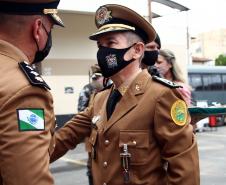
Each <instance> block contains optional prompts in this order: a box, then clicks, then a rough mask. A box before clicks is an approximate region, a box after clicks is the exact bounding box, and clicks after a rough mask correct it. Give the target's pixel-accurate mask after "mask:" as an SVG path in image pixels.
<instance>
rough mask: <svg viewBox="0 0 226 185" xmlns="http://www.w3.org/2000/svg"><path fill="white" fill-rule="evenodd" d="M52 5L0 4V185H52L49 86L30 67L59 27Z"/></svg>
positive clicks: (45, 1)
mask: <svg viewBox="0 0 226 185" xmlns="http://www.w3.org/2000/svg"><path fill="white" fill-rule="evenodd" d="M58 3H59V1H56V0H4V1H2V0H1V1H0V25H1V26H0V27H1V28H0V64H1V68H0V73H1V78H0V94H1V96H0V120H1V121H0V159H1V160H0V185H53V184H54V182H53V177H52V175H51V173H50V170H49V155H50V153H51V152H52V149H53V146H54V145H53V141H52V135H53V130H54V128H55V116H54V111H53V99H52V95H51V94H50V92H49V89H50V88H49V86H48V85H47V84H46V83H45V81H44V80H43V79H42V77H41V76H40V75H39V74H38V73H37V72H36V71H35V70H34V69H33V68H32V66H31V65H32V64H34V63H37V62H40V61H42V60H43V59H44V58H45V57H46V56H47V55H48V53H49V51H50V49H51V45H52V42H51V41H52V37H51V30H52V28H53V25H54V24H57V25H60V26H63V23H62V21H61V20H60V18H59V17H58V15H57V14H56V13H57V9H56V8H57V5H58Z"/></svg>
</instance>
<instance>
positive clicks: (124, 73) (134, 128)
mask: <svg viewBox="0 0 226 185" xmlns="http://www.w3.org/2000/svg"><path fill="white" fill-rule="evenodd" d="M95 21H96V26H97V28H98V31H97V32H96V33H94V34H92V35H91V36H90V39H92V40H96V41H97V45H98V48H99V50H98V52H97V59H98V63H99V66H100V68H101V71H102V74H103V75H104V76H105V77H110V78H111V80H112V81H113V82H114V85H112V86H111V87H109V88H106V89H105V90H103V91H101V92H100V93H98V94H97V95H96V96H95V98H94V101H93V103H92V105H91V106H89V107H88V108H87V109H85V111H83V112H81V113H80V114H77V115H76V116H75V117H74V118H72V119H71V120H70V121H69V122H68V123H67V124H66V125H65V126H64V127H63V128H62V129H60V130H59V131H58V133H57V134H56V148H55V151H54V153H53V155H52V157H51V159H52V161H53V160H56V159H57V158H59V157H60V156H62V155H63V154H65V153H66V152H67V151H68V150H69V149H73V148H74V147H76V145H77V144H78V143H79V142H81V141H82V140H83V138H84V137H87V136H90V138H89V145H90V146H89V149H90V152H91V154H92V173H93V180H94V184H95V185H122V184H133V185H136V184H137V185H138V184H139V185H141V184H142V185H167V184H175V185H176V184H177V185H179V184H186V185H199V159H198V151H197V143H196V139H195V136H194V135H193V132H192V126H191V125H190V124H189V121H190V117H189V115H188V112H187V107H186V104H185V102H184V101H183V100H182V97H181V95H180V94H179V93H178V92H177V91H176V90H175V89H174V88H175V87H176V85H174V84H170V83H168V82H167V81H163V80H162V79H161V78H152V77H151V76H150V75H149V74H148V72H147V70H142V69H141V68H140V62H141V59H142V56H143V54H144V50H145V43H148V42H151V41H153V40H154V39H155V30H154V29H153V27H152V26H151V25H150V24H149V23H148V22H147V21H146V20H145V19H144V18H143V17H142V16H140V15H139V14H137V13H136V12H134V11H133V10H131V9H129V8H127V7H124V6H120V5H115V4H107V5H104V6H101V7H100V8H99V9H98V10H97V12H96V15H95Z"/></svg>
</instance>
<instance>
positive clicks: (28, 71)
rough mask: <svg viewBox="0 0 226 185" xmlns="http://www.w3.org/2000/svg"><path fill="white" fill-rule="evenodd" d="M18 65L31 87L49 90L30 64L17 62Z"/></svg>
mask: <svg viewBox="0 0 226 185" xmlns="http://www.w3.org/2000/svg"><path fill="white" fill-rule="evenodd" d="M18 65H19V67H20V69H21V70H22V71H23V73H24V74H25V76H26V77H27V79H28V80H29V82H30V84H31V85H33V86H38V87H42V88H44V89H49V90H50V87H49V86H48V85H47V83H46V82H45V81H44V80H43V79H42V77H41V76H40V74H39V73H38V72H36V71H35V70H34V69H33V67H32V66H31V65H30V64H28V63H27V62H25V61H23V62H19V63H18Z"/></svg>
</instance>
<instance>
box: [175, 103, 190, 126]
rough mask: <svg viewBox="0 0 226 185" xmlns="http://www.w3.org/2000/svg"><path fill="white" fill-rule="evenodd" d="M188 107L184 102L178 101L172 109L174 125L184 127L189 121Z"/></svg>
mask: <svg viewBox="0 0 226 185" xmlns="http://www.w3.org/2000/svg"><path fill="white" fill-rule="evenodd" d="M187 116H188V115H187V106H186V103H185V102H184V101H182V100H177V101H175V102H174V104H173V105H172V107H171V118H172V119H173V121H174V123H175V124H176V125H179V126H184V125H185V124H186V121H187Z"/></svg>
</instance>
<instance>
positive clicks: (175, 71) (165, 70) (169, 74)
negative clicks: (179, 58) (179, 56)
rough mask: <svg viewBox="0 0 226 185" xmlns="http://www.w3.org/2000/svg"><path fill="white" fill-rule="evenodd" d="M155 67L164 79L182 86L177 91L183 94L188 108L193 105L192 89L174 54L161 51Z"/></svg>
mask: <svg viewBox="0 0 226 185" xmlns="http://www.w3.org/2000/svg"><path fill="white" fill-rule="evenodd" d="M155 66H156V68H157V69H158V71H159V73H160V74H161V75H162V77H163V78H165V79H167V80H170V81H172V82H175V83H177V84H178V85H181V86H182V88H178V89H177V90H178V91H179V92H180V93H181V95H182V97H183V98H184V100H185V102H186V103H187V105H188V106H190V105H191V87H190V86H189V85H188V84H187V83H186V81H185V78H184V76H183V73H182V71H181V69H180V67H179V66H178V64H177V62H176V57H175V55H174V53H173V52H172V51H170V50H167V49H162V50H159V55H158V60H157V61H156V62H155Z"/></svg>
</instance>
